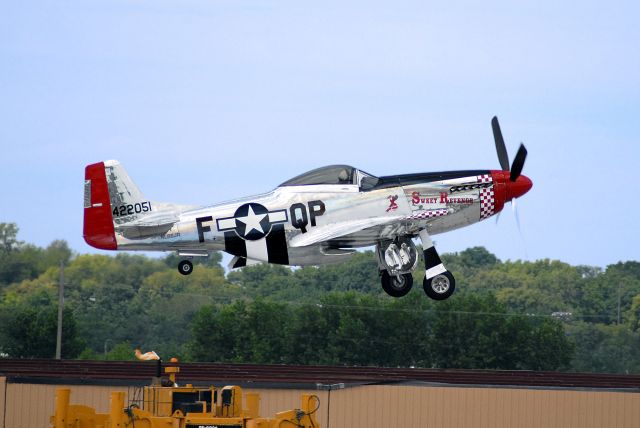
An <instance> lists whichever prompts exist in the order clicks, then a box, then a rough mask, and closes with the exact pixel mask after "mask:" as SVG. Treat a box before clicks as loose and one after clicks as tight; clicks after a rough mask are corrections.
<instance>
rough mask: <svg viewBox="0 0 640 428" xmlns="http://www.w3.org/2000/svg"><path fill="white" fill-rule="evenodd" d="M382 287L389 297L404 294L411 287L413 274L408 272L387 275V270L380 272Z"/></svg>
mask: <svg viewBox="0 0 640 428" xmlns="http://www.w3.org/2000/svg"><path fill="white" fill-rule="evenodd" d="M380 281H381V282H382V289H383V290H384V291H385V293H387V294H388V295H389V296H391V297H402V296H405V295H406V294H407V293H408V292H409V291H411V287H413V276H412V275H411V274H410V273H404V274H402V275H389V271H386V270H383V271H381V272H380Z"/></svg>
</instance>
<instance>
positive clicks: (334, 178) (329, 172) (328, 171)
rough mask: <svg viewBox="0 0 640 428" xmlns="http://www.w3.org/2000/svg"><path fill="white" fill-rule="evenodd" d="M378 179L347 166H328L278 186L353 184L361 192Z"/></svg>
mask: <svg viewBox="0 0 640 428" xmlns="http://www.w3.org/2000/svg"><path fill="white" fill-rule="evenodd" d="M377 182H378V178H377V177H374V176H373V175H371V174H368V173H366V172H364V171H360V170H359V169H356V168H354V167H352V166H349V165H330V166H323V167H322V168H316V169H314V170H311V171H308V172H305V173H304V174H300V175H298V176H297V177H293V178H292V179H291V180H287V181H285V182H284V183H282V184H281V185H280V186H281V187H282V186H308V185H313V184H342V185H344V184H355V185H358V186H359V187H360V188H361V189H362V190H367V189H370V188H372V187H373V186H375V185H376V183H377Z"/></svg>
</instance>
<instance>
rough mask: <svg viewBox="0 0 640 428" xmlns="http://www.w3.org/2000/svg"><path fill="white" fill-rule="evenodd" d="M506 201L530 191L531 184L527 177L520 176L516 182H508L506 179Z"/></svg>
mask: <svg viewBox="0 0 640 428" xmlns="http://www.w3.org/2000/svg"><path fill="white" fill-rule="evenodd" d="M506 184H507V198H506V199H507V201H510V200H512V199H513V198H519V197H520V196H522V195H524V194H525V193H527V192H528V191H529V190H531V187H532V186H533V183H532V182H531V180H529V177H527V176H524V175H521V176H520V177H518V178H517V179H516V181H510V180H508V179H507V182H506Z"/></svg>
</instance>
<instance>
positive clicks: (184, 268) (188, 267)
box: [178, 260, 193, 275]
mask: <svg viewBox="0 0 640 428" xmlns="http://www.w3.org/2000/svg"><path fill="white" fill-rule="evenodd" d="M178 272H180V273H181V274H183V275H189V274H190V273H191V272H193V263H191V262H190V261H189V260H183V261H181V262H180V263H178Z"/></svg>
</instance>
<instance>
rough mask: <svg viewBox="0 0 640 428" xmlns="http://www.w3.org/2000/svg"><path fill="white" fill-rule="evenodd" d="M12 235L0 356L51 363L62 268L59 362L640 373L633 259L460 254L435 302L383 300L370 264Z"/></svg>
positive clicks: (5, 246) (0, 253)
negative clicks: (286, 261) (183, 266)
mask: <svg viewBox="0 0 640 428" xmlns="http://www.w3.org/2000/svg"><path fill="white" fill-rule="evenodd" d="M18 232H19V229H18V227H17V225H15V224H12V223H0V355H2V356H8V357H23V358H35V357H45V358H46V357H53V354H54V352H55V331H56V325H57V324H56V323H57V290H58V282H59V274H60V265H61V263H62V264H63V265H64V269H65V271H64V277H65V310H64V325H63V357H65V358H94V359H99V358H102V359H104V358H106V359H119V358H120V359H121V358H131V356H132V355H133V349H134V348H135V347H141V348H143V349H146V350H151V349H153V350H155V351H156V352H158V353H159V354H160V355H162V356H164V357H166V358H169V357H171V356H177V357H180V358H182V359H183V360H191V361H226V362H245V363H277V364H281V363H286V364H346V365H374V366H376V365H377V366H415V367H443V368H483V369H528V370H576V371H596V372H619V373H626V372H633V373H638V372H640V363H639V362H638V360H637V358H635V355H637V354H638V352H639V351H640V331H639V330H640V263H639V262H637V261H626V262H620V263H617V264H614V265H610V266H607V267H606V268H605V269H601V268H598V267H592V266H571V265H569V264H567V263H563V262H561V261H558V260H546V259H545V260H537V261H533V262H523V261H502V260H499V259H498V258H497V257H496V256H495V255H493V254H491V253H490V252H489V251H487V250H486V249H485V248H482V247H474V248H469V249H467V250H464V251H462V252H460V253H452V254H443V256H442V258H443V260H444V262H445V264H446V265H447V267H448V268H449V269H450V270H451V271H452V272H453V273H454V275H456V278H457V283H458V289H457V291H456V293H455V294H454V295H453V296H452V297H451V298H449V299H448V300H446V301H443V302H435V301H432V300H430V299H428V298H427V297H426V296H425V295H424V293H423V292H422V290H421V287H419V286H416V287H414V289H413V290H412V291H411V293H409V295H407V296H405V297H403V298H400V299H394V298H391V297H389V296H387V295H386V294H385V293H384V292H383V291H382V289H381V287H380V284H379V278H378V272H377V265H376V262H375V257H374V254H373V252H372V251H363V252H359V253H357V254H355V255H354V256H353V257H352V258H351V259H350V260H348V261H346V262H344V263H341V264H336V265H327V266H322V267H304V268H295V269H291V268H288V267H283V266H277V265H267V264H262V265H256V266H250V267H246V268H243V269H241V270H238V271H232V272H229V273H226V274H225V271H224V269H223V268H222V267H221V266H220V263H221V256H220V254H217V253H214V254H213V255H212V256H211V257H209V258H207V259H204V260H199V265H198V266H196V269H195V270H194V272H193V274H191V275H189V276H182V275H180V274H179V273H178V272H177V270H176V265H177V262H178V261H179V258H178V257H177V256H176V255H174V254H170V255H168V256H165V257H164V258H149V257H146V256H141V255H134V254H129V253H118V254H117V255H114V256H111V255H109V256H107V255H102V254H73V253H72V251H71V250H70V249H69V247H68V245H67V244H66V242H64V241H61V240H57V241H54V242H52V243H51V244H50V245H48V246H47V247H46V248H41V247H37V246H35V245H32V244H28V243H24V242H21V241H20V240H19V239H18ZM414 275H415V277H416V285H419V280H418V278H420V277H421V276H422V275H423V271H422V270H421V269H420V268H419V269H418V271H417V272H415V274H414Z"/></svg>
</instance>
